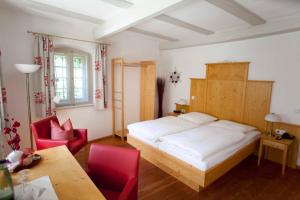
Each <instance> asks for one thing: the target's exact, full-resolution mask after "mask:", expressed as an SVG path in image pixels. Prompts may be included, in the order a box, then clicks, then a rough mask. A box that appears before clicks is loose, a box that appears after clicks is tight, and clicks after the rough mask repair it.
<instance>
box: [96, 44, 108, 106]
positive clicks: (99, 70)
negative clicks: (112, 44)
mask: <svg viewBox="0 0 300 200" xmlns="http://www.w3.org/2000/svg"><path fill="white" fill-rule="evenodd" d="M94 80H95V83H94V85H95V91H94V92H95V93H94V103H95V108H96V109H98V110H100V109H104V108H107V102H108V95H107V92H108V85H107V45H101V44H99V45H97V47H96V55H95V78H94Z"/></svg>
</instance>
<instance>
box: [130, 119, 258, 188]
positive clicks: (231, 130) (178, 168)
mask: <svg viewBox="0 0 300 200" xmlns="http://www.w3.org/2000/svg"><path fill="white" fill-rule="evenodd" d="M241 127H242V128H241ZM259 137H260V132H259V131H258V130H256V128H254V127H251V126H246V125H243V124H239V123H234V122H231V121H227V120H220V121H217V122H210V123H207V124H204V125H202V126H198V127H196V128H192V129H187V130H184V131H179V132H176V133H172V134H167V135H164V136H160V137H159V138H158V140H157V142H155V143H154V144H149V143H147V142H145V139H141V138H138V137H136V135H131V134H129V135H128V143H129V144H131V145H133V146H135V147H136V148H137V149H140V150H141V152H142V156H143V157H144V158H145V159H147V160H148V161H150V162H151V163H153V164H154V165H156V166H157V167H159V168H161V169H162V170H164V171H166V172H167V173H169V174H171V175H173V176H174V177H176V178H177V179H179V180H181V181H182V182H183V183H185V184H186V185H188V186H190V187H191V188H193V189H195V190H196V191H199V190H200V189H201V188H203V187H206V186H208V185H209V184H211V183H212V182H213V181H214V180H216V179H217V178H219V177H220V176H222V175H223V174H224V173H226V172H227V171H228V170H230V169H231V168H232V167H233V166H235V165H236V164H238V163H239V162H240V161H241V160H243V159H244V158H246V157H247V156H248V155H250V154H251V153H253V152H254V151H255V149H256V147H257V144H258V139H259Z"/></svg>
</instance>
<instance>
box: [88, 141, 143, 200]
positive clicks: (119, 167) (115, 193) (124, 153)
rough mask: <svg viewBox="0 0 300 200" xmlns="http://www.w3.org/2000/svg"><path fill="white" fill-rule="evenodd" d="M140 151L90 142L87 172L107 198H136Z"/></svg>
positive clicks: (121, 199) (114, 199)
mask: <svg viewBox="0 0 300 200" xmlns="http://www.w3.org/2000/svg"><path fill="white" fill-rule="evenodd" d="M139 160H140V151H138V150H135V149H127V148H121V147H114V146H106V145H99V144H92V145H91V149H90V154H89V158H88V163H87V173H88V175H89V176H90V178H91V179H92V180H93V182H94V183H95V185H96V186H97V187H98V188H99V190H100V191H101V192H102V194H103V195H104V196H105V198H107V199H108V200H137V194H138V172H139Z"/></svg>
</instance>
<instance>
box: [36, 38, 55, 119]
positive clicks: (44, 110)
mask: <svg viewBox="0 0 300 200" xmlns="http://www.w3.org/2000/svg"><path fill="white" fill-rule="evenodd" d="M34 42H35V44H34V63H35V64H38V65H40V66H41V67H40V69H39V70H38V71H37V72H35V73H34V74H33V94H34V103H35V111H36V115H37V116H39V117H47V116H51V115H53V114H54V108H55V103H54V102H53V97H54V96H55V88H54V87H55V82H54V80H55V77H54V67H53V42H52V39H51V38H50V37H48V36H43V35H36V36H35V40H34Z"/></svg>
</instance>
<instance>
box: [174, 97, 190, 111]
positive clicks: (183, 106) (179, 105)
mask: <svg viewBox="0 0 300 200" xmlns="http://www.w3.org/2000/svg"><path fill="white" fill-rule="evenodd" d="M175 104H176V110H179V111H180V113H185V112H186V111H187V109H188V108H187V106H188V105H187V104H188V102H187V100H186V99H180V100H179V101H178V102H176V103H175Z"/></svg>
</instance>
